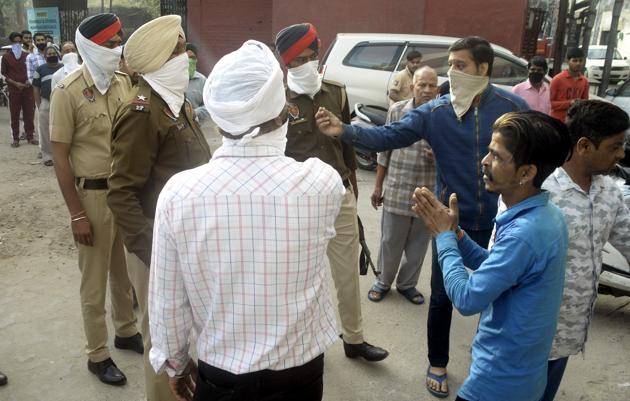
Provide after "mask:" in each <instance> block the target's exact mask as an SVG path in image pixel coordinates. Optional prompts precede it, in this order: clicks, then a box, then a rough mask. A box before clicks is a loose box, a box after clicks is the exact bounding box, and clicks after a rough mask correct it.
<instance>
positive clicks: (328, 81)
mask: <svg viewBox="0 0 630 401" xmlns="http://www.w3.org/2000/svg"><path fill="white" fill-rule="evenodd" d="M322 82H324V83H327V84H328V85H334V86H338V87H340V88H345V87H346V85H344V84H342V83H341V82H337V81H331V80H330V79H322Z"/></svg>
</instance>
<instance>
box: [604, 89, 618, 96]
mask: <svg viewBox="0 0 630 401" xmlns="http://www.w3.org/2000/svg"><path fill="white" fill-rule="evenodd" d="M606 95H608V96H610V97H615V96H617V88H610V89H608V90H607V91H606Z"/></svg>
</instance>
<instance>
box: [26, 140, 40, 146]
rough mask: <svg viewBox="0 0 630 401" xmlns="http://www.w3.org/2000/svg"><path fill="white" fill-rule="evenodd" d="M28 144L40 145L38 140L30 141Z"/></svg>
mask: <svg viewBox="0 0 630 401" xmlns="http://www.w3.org/2000/svg"><path fill="white" fill-rule="evenodd" d="M28 143H29V144H31V145H39V141H38V140H37V139H29V140H28Z"/></svg>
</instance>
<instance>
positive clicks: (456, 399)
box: [455, 396, 468, 401]
mask: <svg viewBox="0 0 630 401" xmlns="http://www.w3.org/2000/svg"><path fill="white" fill-rule="evenodd" d="M455 401H468V400H467V399H465V398H462V397H460V396H457V398H455Z"/></svg>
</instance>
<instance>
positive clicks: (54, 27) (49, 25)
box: [26, 7, 61, 43]
mask: <svg viewBox="0 0 630 401" xmlns="http://www.w3.org/2000/svg"><path fill="white" fill-rule="evenodd" d="M26 16H27V19H28V30H29V31H31V32H33V33H35V32H42V33H44V34H49V35H52V37H53V38H54V40H55V43H59V42H60V41H61V31H60V29H59V8H57V7H40V8H29V9H28V10H27V12H26Z"/></svg>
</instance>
